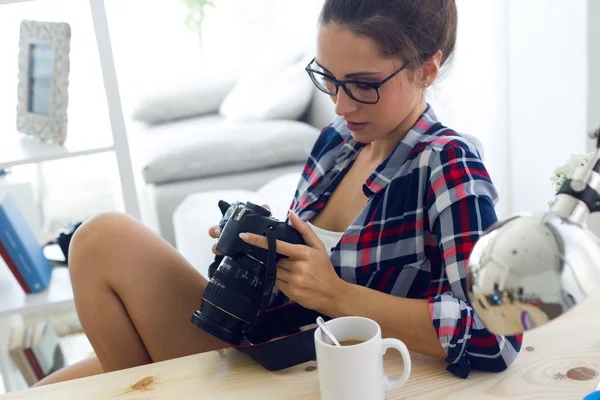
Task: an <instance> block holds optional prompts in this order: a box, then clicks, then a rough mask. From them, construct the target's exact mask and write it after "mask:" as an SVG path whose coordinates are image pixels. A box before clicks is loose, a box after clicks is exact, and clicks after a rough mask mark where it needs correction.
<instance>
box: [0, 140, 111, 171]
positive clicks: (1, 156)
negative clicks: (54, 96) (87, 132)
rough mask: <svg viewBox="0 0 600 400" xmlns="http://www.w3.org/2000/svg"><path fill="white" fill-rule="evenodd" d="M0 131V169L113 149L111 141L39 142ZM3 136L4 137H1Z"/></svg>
mask: <svg viewBox="0 0 600 400" xmlns="http://www.w3.org/2000/svg"><path fill="white" fill-rule="evenodd" d="M9 135H10V136H8V137H6V136H7V135H3V134H2V132H1V131H0V169H3V168H10V167H13V166H17V165H25V164H30V163H40V162H45V161H53V160H60V159H64V158H71V157H78V156H84V155H89V154H97V153H104V152H107V151H112V150H114V146H113V145H112V143H106V142H104V143H103V142H99V143H98V141H93V140H86V141H85V142H81V141H79V142H75V141H70V138H67V141H66V142H65V144H64V145H62V146H61V145H58V144H48V143H42V142H39V141H37V140H35V139H33V138H31V137H29V136H26V135H21V134H15V133H14V132H9ZM3 136H4V137H3Z"/></svg>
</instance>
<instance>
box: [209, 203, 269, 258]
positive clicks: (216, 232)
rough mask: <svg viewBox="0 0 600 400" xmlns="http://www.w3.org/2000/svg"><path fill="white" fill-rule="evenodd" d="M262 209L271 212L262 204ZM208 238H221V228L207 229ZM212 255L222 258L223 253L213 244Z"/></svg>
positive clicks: (215, 226)
mask: <svg viewBox="0 0 600 400" xmlns="http://www.w3.org/2000/svg"><path fill="white" fill-rule="evenodd" d="M262 207H263V208H266V209H267V210H271V207H269V206H268V205H267V204H263V205H262ZM208 236H210V237H211V238H213V239H218V238H219V236H221V228H220V227H219V226H218V225H213V226H211V227H210V228H208ZM211 250H212V252H213V254H215V255H217V256H222V255H223V253H221V252H220V251H218V250H217V244H216V243H215V244H213V245H212V248H211Z"/></svg>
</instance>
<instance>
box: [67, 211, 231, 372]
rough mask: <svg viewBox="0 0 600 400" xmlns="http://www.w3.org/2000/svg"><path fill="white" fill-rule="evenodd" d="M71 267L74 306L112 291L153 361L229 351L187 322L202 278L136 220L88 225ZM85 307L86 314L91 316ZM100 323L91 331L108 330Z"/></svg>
mask: <svg viewBox="0 0 600 400" xmlns="http://www.w3.org/2000/svg"><path fill="white" fill-rule="evenodd" d="M206 251H210V249H206ZM69 264H70V267H69V268H71V277H72V280H73V285H74V291H75V296H76V302H77V300H78V297H79V298H83V299H84V300H82V301H81V302H82V303H83V304H85V303H86V300H85V299H86V297H89V296H94V295H95V294H96V295H97V296H98V298H102V297H101V296H102V294H104V295H106V294H107V293H105V292H107V291H108V292H112V293H108V294H109V295H114V296H117V297H118V299H119V300H120V302H121V303H122V308H123V310H124V313H126V315H127V316H128V317H129V319H130V320H131V322H132V324H133V326H134V327H135V330H136V331H137V333H138V334H139V337H140V340H141V341H142V342H143V345H144V346H145V348H146V350H147V351H148V354H149V355H150V357H151V359H152V361H155V362H156V361H161V360H165V359H171V358H175V357H181V356H185V355H190V354H195V353H199V352H205V351H211V350H216V349H220V348H224V347H227V344H226V343H225V342H222V341H220V340H218V339H216V338H215V337H213V336H211V335H209V334H207V333H206V332H204V331H203V330H201V329H200V328H198V327H196V326H195V325H193V324H192V322H191V317H192V313H193V312H194V310H196V309H198V308H199V307H200V304H201V298H202V293H203V292H204V289H205V287H206V284H207V281H206V279H205V278H204V277H203V276H202V275H201V274H200V273H199V272H198V271H197V270H196V269H194V268H193V267H192V266H191V265H190V264H189V262H188V261H187V260H186V259H185V258H184V257H183V256H181V254H179V253H178V252H177V250H176V249H175V248H174V247H172V246H171V245H170V244H169V243H168V242H166V241H165V240H164V239H162V238H161V237H160V236H158V235H156V234H155V233H154V232H153V231H152V230H150V229H149V228H147V227H146V226H144V225H143V224H141V223H139V222H138V221H137V220H135V219H134V218H131V217H130V216H128V215H126V214H119V213H106V214H102V215H99V216H96V217H94V218H92V219H90V220H89V221H86V223H85V224H83V225H82V226H81V227H80V228H79V229H78V230H77V231H76V232H75V235H74V237H73V240H72V244H71V253H70V255H69ZM71 264H72V266H71ZM94 289H98V290H97V292H94ZM114 296H113V298H114ZM106 298H107V299H109V298H110V297H106ZM88 304H94V303H88ZM94 307H97V308H98V309H100V308H101V307H102V304H97V303H96V304H95V305H94ZM89 308H90V307H88V310H87V311H86V310H84V311H85V312H91V313H94V310H93V309H91V310H90V309H89ZM92 308H93V307H92ZM78 312H79V307H78ZM99 314H101V313H99ZM92 318H93V317H92ZM107 319H108V318H107ZM102 322H103V323H104V325H97V324H93V326H103V327H102V328H101V329H105V330H110V329H111V323H112V322H111V321H102ZM84 327H85V326H84Z"/></svg>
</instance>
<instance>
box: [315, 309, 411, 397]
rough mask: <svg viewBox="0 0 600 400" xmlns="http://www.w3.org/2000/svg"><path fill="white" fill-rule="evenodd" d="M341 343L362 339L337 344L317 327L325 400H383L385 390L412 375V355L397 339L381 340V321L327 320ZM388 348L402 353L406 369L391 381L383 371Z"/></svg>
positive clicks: (322, 393) (364, 319) (320, 378)
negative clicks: (357, 342) (345, 343)
mask: <svg viewBox="0 0 600 400" xmlns="http://www.w3.org/2000/svg"><path fill="white" fill-rule="evenodd" d="M326 325H327V327H328V328H329V330H331V332H332V333H333V335H334V336H335V337H336V339H337V340H338V341H340V342H344V341H347V340H357V341H362V343H359V344H356V345H352V346H342V347H338V346H335V345H334V344H332V343H331V341H330V340H329V338H328V337H327V335H325V333H323V331H321V328H318V329H316V330H315V350H316V354H317V369H318V371H319V386H320V388H321V399H322V400H365V399H369V400H380V399H384V398H385V392H386V391H389V390H394V389H396V388H398V387H400V386H402V385H403V384H404V383H405V382H406V380H407V379H408V377H409V375H410V367H411V364H410V354H409V352H408V349H407V348H406V345H405V344H404V343H402V341H400V340H398V339H382V338H381V328H380V326H379V324H378V323H377V322H375V321H373V320H372V319H369V318H363V317H342V318H336V319H332V320H330V321H328V322H326ZM389 348H394V349H396V350H398V351H399V352H400V354H402V359H403V360H404V372H403V373H402V376H400V378H398V379H395V380H391V379H390V378H388V377H387V376H385V374H384V372H383V355H384V354H385V352H386V351H387V350H388V349H389Z"/></svg>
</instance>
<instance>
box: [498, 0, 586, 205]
mask: <svg viewBox="0 0 600 400" xmlns="http://www.w3.org/2000/svg"><path fill="white" fill-rule="evenodd" d="M587 4H588V3H587V1H586V0H569V1H564V0H526V1H524V0H508V48H509V57H508V91H509V92H508V93H509V107H508V112H509V114H508V127H509V132H510V143H511V147H510V154H509V158H508V160H509V162H510V163H511V169H512V172H511V175H510V181H511V188H512V190H511V194H512V201H511V203H512V204H511V205H512V208H513V210H514V211H518V210H523V211H534V212H541V211H544V210H547V205H548V201H549V200H551V199H552V197H553V193H554V191H553V188H552V186H551V185H550V182H549V177H550V175H551V174H552V171H553V170H554V169H555V168H556V167H557V166H559V165H561V164H562V163H563V162H564V161H566V160H567V159H568V158H569V157H570V156H571V154H576V153H583V152H585V151H586V142H587V139H586V131H587V130H586V128H587V124H588V120H587V118H588V116H587V110H588V105H587V83H588V82H587V81H588V79H587Z"/></svg>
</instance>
